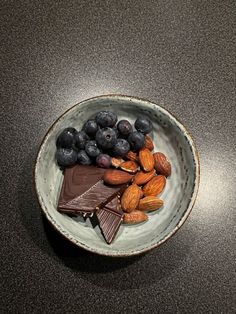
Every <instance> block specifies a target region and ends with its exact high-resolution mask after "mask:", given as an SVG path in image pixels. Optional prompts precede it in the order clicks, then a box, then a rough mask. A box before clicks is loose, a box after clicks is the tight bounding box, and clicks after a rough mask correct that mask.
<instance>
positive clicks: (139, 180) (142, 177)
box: [134, 169, 156, 185]
mask: <svg viewBox="0 0 236 314" xmlns="http://www.w3.org/2000/svg"><path fill="white" fill-rule="evenodd" d="M155 173H156V171H155V169H153V170H152V171H150V172H144V171H139V172H138V173H136V175H135V176H134V183H136V184H137V185H143V184H145V183H147V182H148V181H150V180H151V179H152V178H153V177H154V175H155Z"/></svg>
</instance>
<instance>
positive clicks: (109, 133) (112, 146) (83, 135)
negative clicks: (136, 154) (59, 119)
mask: <svg viewBox="0 0 236 314" xmlns="http://www.w3.org/2000/svg"><path fill="white" fill-rule="evenodd" d="M117 120H118V118H117V115H116V113H114V112H111V111H101V112H99V113H98V114H97V115H96V117H95V119H90V120H88V121H87V122H86V123H85V124H84V126H83V128H82V130H81V131H77V130H76V129H75V128H72V127H69V128H66V129H64V130H63V131H62V132H61V133H60V135H59V136H58V138H57V141H56V146H57V151H56V160H57V163H58V165H59V166H62V167H68V166H72V165H74V164H76V163H79V164H82V165H90V164H92V163H93V162H94V161H95V162H96V163H97V165H98V166H99V167H103V168H109V167H110V165H111V156H115V157H124V156H125V155H126V154H127V153H128V152H129V151H130V150H133V151H139V150H140V149H141V148H143V147H144V145H145V134H148V133H150V132H151V131H152V129H153V126H152V123H151V121H150V120H149V119H148V118H146V117H139V118H137V119H136V121H135V123H134V127H135V129H136V131H133V127H132V125H131V124H130V122H129V121H128V120H120V121H119V122H118V123H117Z"/></svg>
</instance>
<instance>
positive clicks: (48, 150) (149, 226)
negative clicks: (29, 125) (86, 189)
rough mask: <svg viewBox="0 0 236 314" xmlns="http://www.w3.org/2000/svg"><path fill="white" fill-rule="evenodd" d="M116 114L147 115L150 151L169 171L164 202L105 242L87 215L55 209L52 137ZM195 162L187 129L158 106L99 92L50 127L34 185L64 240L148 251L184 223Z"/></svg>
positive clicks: (91, 247) (113, 250)
mask: <svg viewBox="0 0 236 314" xmlns="http://www.w3.org/2000/svg"><path fill="white" fill-rule="evenodd" d="M104 109H107V110H113V111H115V112H117V114H118V118H119V119H124V118H125V119H128V120H129V121H130V122H132V123H134V121H135V119H136V118H137V117H138V116H147V117H149V118H150V119H151V121H152V123H153V134H152V136H153V138H154V144H155V151H160V152H163V153H164V154H166V155H167V156H168V159H169V160H170V162H171V164H172V174H171V176H170V177H169V178H168V179H167V183H166V188H165V190H164V191H163V193H162V194H161V196H160V198H161V199H163V200H164V206H163V207H162V208H161V209H159V210H157V211H154V212H152V213H150V214H149V220H148V221H147V222H144V223H141V224H137V225H121V228H120V229H119V232H118V234H117V236H116V238H115V240H114V241H113V242H112V244H110V245H108V244H107V243H106V242H105V240H104V239H103V237H102V235H101V232H100V229H99V227H95V228H93V227H92V225H90V224H89V222H88V219H87V222H85V221H84V220H83V219H82V218H81V217H76V218H72V217H69V216H68V215H64V214H61V213H59V212H58V211H57V202H58V197H59V193H60V189H61V185H62V181H63V173H62V171H61V170H60V169H59V167H58V165H57V163H56V161H55V152H56V145H55V141H56V138H57V136H58V134H59V133H60V132H61V130H62V129H64V128H66V127H69V126H72V127H75V128H77V129H80V128H81V127H82V126H83V124H84V122H85V121H86V120H87V119H88V118H90V117H91V116H94V115H95V114H96V113H97V112H99V111H101V110H104ZM198 184H199V160H198V155H197V151H196V148H195V145H194V143H193V140H192V138H191V136H190V135H189V133H188V132H187V130H186V128H185V127H184V126H183V125H182V124H181V123H180V122H179V121H178V120H177V119H176V118H175V117H174V116H173V115H172V114H171V113H169V112H168V111H167V110H165V109H164V108H162V107H161V106H159V105H157V104H155V103H153V102H150V101H147V100H143V99H139V98H135V97H130V96H123V95H106V96H98V97H94V98H91V99H88V100H85V101H82V102H80V103H78V104H77V105H75V106H73V107H72V108H70V109H69V110H67V111H66V112H65V113H63V114H62V115H61V116H60V117H59V118H58V119H57V120H56V121H55V123H54V124H53V125H52V126H51V128H50V129H49V131H48V132H47V134H46V136H45V137H44V139H43V141H42V144H41V146H40V149H39V152H38V156H37V160H36V165H35V186H36V193H37V196H38V200H39V203H40V205H41V208H42V211H43V213H44V214H45V216H46V217H47V219H48V220H49V222H50V223H51V224H52V225H53V227H54V228H55V229H56V230H57V231H59V232H60V233H61V234H62V235H63V236H65V237H66V238H67V239H68V240H70V241H71V242H73V243H74V244H75V245H77V246H79V247H82V248H84V249H86V250H88V251H91V252H94V253H97V254H101V255H107V256H114V257H115V256H131V255H137V254H141V253H144V252H147V251H149V250H151V249H153V248H155V247H158V246H159V245H160V244H162V243H164V242H165V241H166V240H167V239H169V238H170V237H171V236H172V235H174V233H175V232H176V231H177V230H178V229H179V228H180V227H181V226H182V225H183V223H184V222H185V220H186V219H187V217H188V215H189V213H190V211H191V209H192V207H193V205H194V201H195V199H196V196H197V191H198Z"/></svg>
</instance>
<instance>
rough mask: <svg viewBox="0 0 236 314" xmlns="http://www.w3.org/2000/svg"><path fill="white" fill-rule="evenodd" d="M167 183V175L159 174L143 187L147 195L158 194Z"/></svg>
mask: <svg viewBox="0 0 236 314" xmlns="http://www.w3.org/2000/svg"><path fill="white" fill-rule="evenodd" d="M165 185H166V177H165V176H162V175H158V176H155V177H153V178H152V179H151V180H150V181H149V182H148V183H146V184H145V186H144V187H143V194H144V195H145V196H157V195H158V194H160V193H161V192H162V191H163V190H164V188H165Z"/></svg>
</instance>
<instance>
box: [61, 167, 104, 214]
mask: <svg viewBox="0 0 236 314" xmlns="http://www.w3.org/2000/svg"><path fill="white" fill-rule="evenodd" d="M105 171H106V169H103V168H98V167H95V166H83V165H76V166H74V167H71V168H66V169H65V173H64V181H63V184H62V189H61V194H60V197H59V201H58V208H59V209H60V208H63V206H64V205H66V204H67V203H68V202H70V201H71V200H72V199H74V198H76V197H78V196H79V195H82V194H83V193H85V192H86V191H87V190H88V189H90V188H91V187H92V186H94V184H96V183H97V182H98V181H100V180H101V178H102V176H103V174H104V172H105Z"/></svg>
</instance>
